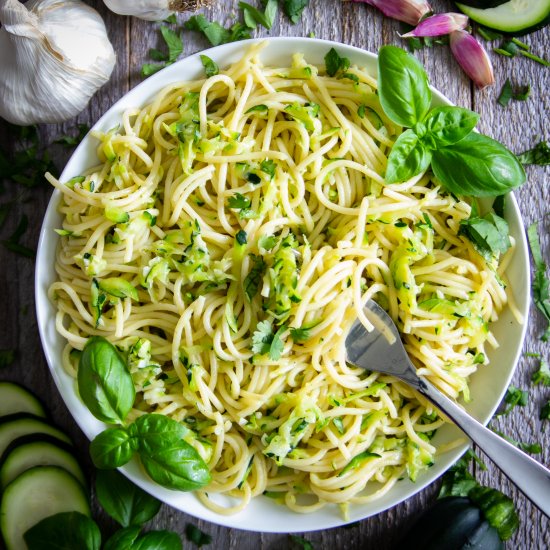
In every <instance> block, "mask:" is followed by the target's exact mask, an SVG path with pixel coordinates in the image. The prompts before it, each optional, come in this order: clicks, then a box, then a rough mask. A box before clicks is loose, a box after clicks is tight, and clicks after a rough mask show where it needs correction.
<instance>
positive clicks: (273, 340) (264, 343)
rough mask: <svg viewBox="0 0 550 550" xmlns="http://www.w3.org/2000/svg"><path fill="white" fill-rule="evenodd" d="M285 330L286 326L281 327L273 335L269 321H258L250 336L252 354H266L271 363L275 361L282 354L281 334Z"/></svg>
mask: <svg viewBox="0 0 550 550" xmlns="http://www.w3.org/2000/svg"><path fill="white" fill-rule="evenodd" d="M285 330H286V326H285V325H282V326H280V327H279V328H278V329H277V332H275V333H274V332H273V326H272V324H271V321H268V320H265V321H260V322H259V323H258V324H257V326H256V330H255V331H254V334H253V335H252V352H253V353H257V354H259V355H266V354H268V356H269V358H270V359H271V360H272V361H277V360H278V359H280V358H281V354H282V353H283V348H284V344H283V341H282V340H281V334H282V333H283V332H284V331H285Z"/></svg>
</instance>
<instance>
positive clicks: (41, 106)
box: [0, 0, 116, 125]
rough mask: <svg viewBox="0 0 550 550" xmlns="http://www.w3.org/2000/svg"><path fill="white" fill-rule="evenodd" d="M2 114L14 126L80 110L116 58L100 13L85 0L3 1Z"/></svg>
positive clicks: (0, 33) (58, 118) (0, 1)
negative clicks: (24, 2)
mask: <svg viewBox="0 0 550 550" xmlns="http://www.w3.org/2000/svg"><path fill="white" fill-rule="evenodd" d="M0 22H1V23H2V27H1V28H0V73H1V74H2V79H0V116H1V117H3V118H5V119H6V120H8V121H9V122H12V123H13V124H21V125H28V124H36V123H50V122H62V121H64V120H67V119H70V118H72V117H74V116H75V115H77V114H78V113H80V112H81V111H82V110H83V109H84V108H85V107H86V105H87V103H88V101H89V99H90V98H91V96H92V95H93V94H94V93H95V92H96V90H97V89H98V88H100V87H101V86H102V85H103V84H105V82H107V80H108V79H109V77H110V75H111V73H112V71H113V68H114V65H115V61H116V57H115V53H114V51H113V47H112V45H111V43H110V42H109V39H108V36H107V31H106V29H105V24H104V23H103V20H102V19H101V16H100V15H99V14H98V13H97V12H96V11H95V10H94V9H92V8H91V7H89V6H87V5H86V4H84V3H83V2H81V1H80V0H31V1H29V2H27V3H26V4H25V5H23V4H22V3H21V2H19V1H18V0H0Z"/></svg>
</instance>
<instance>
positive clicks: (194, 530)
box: [185, 523, 212, 548]
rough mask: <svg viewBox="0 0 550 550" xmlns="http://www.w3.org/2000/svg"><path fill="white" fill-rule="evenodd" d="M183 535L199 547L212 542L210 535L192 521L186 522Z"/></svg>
mask: <svg viewBox="0 0 550 550" xmlns="http://www.w3.org/2000/svg"><path fill="white" fill-rule="evenodd" d="M185 536H186V537H187V540H188V541H189V542H192V543H193V544H196V545H197V546H198V547H199V548H200V547H201V546H205V545H206V544H210V543H211V542H212V537H211V536H210V535H209V534H208V533H205V532H204V531H202V530H201V529H199V528H198V527H196V526H195V525H193V524H192V523H188V524H187V525H186V526H185Z"/></svg>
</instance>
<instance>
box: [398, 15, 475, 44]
mask: <svg viewBox="0 0 550 550" xmlns="http://www.w3.org/2000/svg"><path fill="white" fill-rule="evenodd" d="M467 26H468V16H467V15H464V14H463V13H438V14H436V15H432V16H431V17H427V18H426V19H423V20H422V21H421V22H420V23H419V24H418V25H417V27H416V28H415V29H413V30H412V31H411V32H408V33H407V34H402V35H401V38H412V37H423V36H443V35H446V34H450V33H452V32H453V31H460V30H462V29H465V28H466V27H467Z"/></svg>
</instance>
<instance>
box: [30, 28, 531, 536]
mask: <svg viewBox="0 0 550 550" xmlns="http://www.w3.org/2000/svg"><path fill="white" fill-rule="evenodd" d="M254 42H256V40H245V41H242V42H237V43H232V44H224V45H222V46H218V47H216V48H212V49H210V50H207V51H206V52H204V53H206V54H207V55H208V56H209V57H210V58H212V59H213V60H214V61H215V62H217V63H218V64H219V65H220V66H221V67H226V66H228V65H229V64H231V63H233V62H235V61H237V60H238V59H239V58H240V57H241V56H242V55H243V53H244V52H245V51H246V50H247V49H248V47H249V46H250V45H251V44H253V43H254ZM269 42H270V43H269V45H268V47H266V48H265V49H264V50H263V52H262V54H261V58H262V60H263V62H264V63H265V64H266V65H277V66H285V65H286V66H288V64H289V63H290V60H291V56H292V54H294V53H296V52H302V53H303V54H304V55H305V57H306V59H307V60H308V62H309V63H312V64H316V65H324V56H325V54H326V52H327V51H328V50H329V49H330V48H331V47H336V48H337V50H338V52H339V53H340V55H342V56H345V57H349V58H350V59H351V62H352V64H357V65H358V66H360V67H364V68H366V69H368V70H369V71H370V72H371V73H372V74H376V55H374V54H372V53H368V52H365V51H363V50H360V49H358V48H354V47H351V46H346V45H344V44H338V43H334V42H329V41H326V40H318V39H310V38H273V39H270V40H269ZM203 74H204V69H203V66H202V64H201V61H200V59H199V54H195V55H192V56H190V57H188V58H186V59H183V60H181V61H179V62H177V63H175V64H173V65H171V66H169V67H168V68H166V69H164V70H162V71H160V72H159V73H157V74H155V75H153V76H151V77H150V78H148V79H147V80H145V81H144V82H142V83H141V84H139V85H138V86H136V87H135V88H134V89H133V90H131V91H130V92H128V93H127V94H126V95H125V96H124V97H123V98H122V99H120V100H119V101H118V102H117V103H115V105H113V107H111V109H109V111H107V113H105V115H104V116H103V117H101V119H100V120H99V121H98V122H97V123H96V124H95V125H94V127H93V129H95V130H100V131H107V130H109V129H110V128H112V127H113V126H116V125H117V124H118V123H119V121H120V119H121V115H122V113H123V111H125V110H126V109H127V108H129V107H136V106H142V105H145V104H147V103H148V102H149V101H150V100H151V99H152V98H153V97H154V96H155V94H157V92H159V91H160V90H161V89H162V88H163V87H164V86H166V85H167V84H169V83H172V82H174V81H182V80H192V79H196V78H199V77H200V76H202V75H203ZM432 91H433V97H434V99H433V102H434V104H436V105H439V104H450V102H449V101H448V100H447V99H446V98H445V97H444V96H443V95H441V94H440V93H439V92H437V91H435V90H432ZM95 151H96V142H95V140H94V139H93V138H90V137H86V138H85V139H84V140H83V141H82V143H81V144H80V145H79V146H78V148H77V149H76V151H75V152H74V154H73V156H72V157H71V159H70V160H69V162H68V163H67V166H66V167H65V170H64V171H63V173H62V174H61V178H60V179H61V181H67V180H68V179H70V178H71V177H73V176H77V175H79V174H81V173H82V172H83V171H84V170H85V169H86V168H88V167H90V166H92V165H94V164H96V163H97V158H96V154H95ZM94 159H95V160H94ZM59 200H60V192H58V191H55V192H54V194H53V196H52V199H51V201H50V204H49V206H48V209H47V211H46V215H45V218H44V223H43V225H42V230H41V233H40V242H39V246H38V256H37V260H36V281H35V283H36V284H35V292H36V308H37V317H38V326H39V330H40V336H41V339H42V346H43V348H44V353H45V355H46V359H47V361H48V364H49V366H50V370H51V373H52V376H53V378H54V380H55V382H56V384H57V387H58V389H59V392H60V393H61V396H62V397H63V399H64V401H65V404H66V405H67V407H68V409H69V411H70V412H71V414H72V415H73V417H74V419H75V420H76V422H77V423H78V425H79V426H80V428H81V429H82V430H83V432H84V433H85V434H86V435H87V436H88V438H90V439H92V438H93V437H94V436H95V435H96V434H97V433H99V432H100V431H101V430H103V429H104V427H105V426H104V425H103V424H102V423H101V422H99V421H98V420H96V419H95V418H94V417H93V416H92V415H91V413H90V412H89V411H88V409H87V408H86V407H85V406H84V404H83V403H82V401H81V400H80V398H79V396H78V393H77V390H76V383H75V380H74V379H73V378H71V377H70V376H68V375H67V374H66V373H65V371H64V370H63V369H62V367H61V352H62V349H63V346H64V345H65V341H64V339H63V338H62V337H61V336H60V335H59V334H58V333H57V332H56V330H55V322H54V319H55V314H56V308H55V306H54V304H52V303H51V302H50V301H49V300H48V297H47V290H48V287H49V286H50V285H51V284H52V283H53V282H54V281H55V280H56V274H55V269H54V261H55V251H56V246H57V242H58V237H57V235H56V234H55V233H54V231H53V230H54V228H56V227H61V217H60V216H59V214H58V213H57V205H58V203H59ZM506 218H507V220H508V223H509V225H510V233H511V235H513V236H514V238H515V240H516V243H517V249H516V251H515V255H514V259H513V262H512V263H511V265H510V267H509V269H508V276H509V279H510V282H511V288H512V291H513V293H514V296H515V300H516V302H517V304H518V307H519V310H520V311H521V313H523V315H524V317H525V319H527V312H528V307H529V261H528V252H527V243H526V240H525V235H524V230H523V224H522V221H521V215H520V212H519V209H518V205H517V202H516V200H515V199H514V197H513V196H512V195H510V199H509V200H508V201H507V211H506ZM492 330H493V332H494V334H495V336H496V338H497V340H498V341H499V342H500V343H501V347H500V348H498V349H497V350H494V351H492V352H491V353H490V354H489V357H490V360H491V364H490V365H489V366H487V367H482V368H481V369H479V371H478V372H477V373H476V374H475V375H474V376H472V378H471V386H470V387H471V395H472V401H471V403H469V404H468V405H467V407H466V408H467V410H468V411H469V412H470V413H471V414H472V415H473V416H474V417H476V418H477V419H478V420H480V421H482V422H484V423H486V422H487V421H488V420H489V419H490V418H491V417H492V415H493V414H494V412H495V410H496V408H497V406H498V404H499V403H500V401H501V399H502V397H503V395H504V392H505V391H506V388H507V387H508V385H509V383H510V380H511V378H512V375H513V372H514V368H515V365H516V363H517V361H518V358H519V354H520V352H521V348H522V343H523V339H524V336H525V332H526V325H525V324H524V325H523V326H521V325H519V324H518V323H517V322H516V321H515V320H514V318H513V317H512V314H511V313H510V311H509V310H506V311H505V312H504V313H503V314H502V316H501V318H500V319H499V320H498V322H497V323H495V324H494V325H492ZM460 435H461V432H459V431H458V430H457V429H456V428H455V427H453V426H450V425H445V426H444V427H442V428H440V429H439V430H438V432H437V434H436V436H435V438H434V443H435V444H436V445H441V444H443V443H446V442H449V441H452V440H453V439H456V437H459V436H460ZM466 447H467V446H466V444H464V445H462V446H460V447H459V448H455V449H454V450H453V451H450V452H447V453H445V454H442V455H440V456H438V457H437V460H436V463H435V465H434V466H433V467H432V468H430V469H429V470H428V471H426V472H423V473H422V474H421V475H420V476H419V479H418V481H417V482H416V483H413V482H411V481H410V480H408V479H404V480H402V481H400V482H398V483H397V484H396V485H395V486H394V487H393V488H392V489H391V490H390V491H389V492H388V493H387V494H386V495H384V496H383V497H381V498H380V499H378V500H375V501H373V502H370V503H368V504H363V505H352V506H350V511H349V521H350V522H353V521H357V520H360V519H364V518H367V517H369V516H372V515H374V514H378V513H380V512H382V511H384V510H387V509H388V508H391V507H392V506H395V505H396V504H398V503H399V502H402V501H403V500H405V499H407V498H409V497H411V496H412V495H414V494H415V493H417V492H418V491H420V490H421V489H423V488H424V487H426V486H427V485H428V484H430V483H432V482H433V481H434V480H435V479H437V478H438V477H439V476H440V475H441V474H443V473H444V472H445V471H446V470H447V469H448V468H449V467H450V466H451V465H452V464H453V463H454V462H455V461H456V460H457V459H458V457H459V456H460V455H461V454H462V453H463V452H464V451H465V450H466ZM122 471H123V472H124V473H125V474H126V475H127V476H128V477H129V478H130V479H131V480H132V481H134V482H135V483H136V484H137V485H139V486H140V487H142V488H143V489H145V490H146V491H148V492H149V493H151V494H152V495H154V496H156V497H157V498H159V499H160V500H162V501H164V502H166V503H167V504H169V505H170V506H173V507H174V508H176V509H178V510H181V511H183V512H186V513H188V514H191V515H193V516H195V517H198V518H202V519H205V520H208V521H212V522H214V523H218V524H220V525H225V526H228V527H234V528H239V529H247V530H252V531H265V532H284V533H291V532H304V531H314V530H318V529H327V528H329V527H335V526H339V525H342V524H344V523H346V522H345V521H344V520H343V519H342V517H341V513H340V511H339V509H338V508H337V507H336V506H326V507H325V508H322V509H321V510H319V511H317V512H314V513H312V514H297V513H295V512H292V511H291V510H289V509H287V508H286V507H283V506H280V505H277V504H275V503H274V502H273V501H271V500H270V499H268V498H264V497H259V498H256V499H255V500H253V502H252V503H251V504H250V505H249V506H248V508H247V509H246V510H244V511H243V512H240V513H238V514H236V515H231V516H224V515H220V514H217V513H215V512H213V511H212V510H210V509H208V508H206V507H205V506H203V504H202V503H201V502H199V500H198V499H197V498H196V497H195V496H194V495H193V494H192V493H181V492H175V491H170V490H167V489H164V488H162V487H160V486H159V485H157V484H155V483H153V482H151V481H150V480H149V479H148V478H147V477H146V476H145V474H143V473H142V471H141V470H140V468H139V466H138V464H137V463H135V462H133V463H130V464H128V465H127V466H126V467H124V468H123V469H122Z"/></svg>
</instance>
